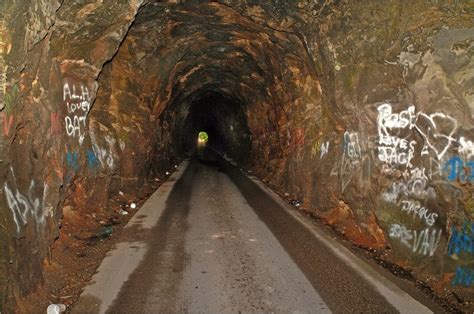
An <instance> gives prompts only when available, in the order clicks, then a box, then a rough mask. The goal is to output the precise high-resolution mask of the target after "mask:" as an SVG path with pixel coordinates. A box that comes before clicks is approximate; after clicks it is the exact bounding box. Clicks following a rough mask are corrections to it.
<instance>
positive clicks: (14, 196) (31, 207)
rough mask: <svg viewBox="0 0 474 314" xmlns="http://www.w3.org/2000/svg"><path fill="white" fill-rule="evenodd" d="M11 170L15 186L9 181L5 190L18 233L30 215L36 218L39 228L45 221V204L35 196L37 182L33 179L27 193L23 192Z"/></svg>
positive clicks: (37, 227)
mask: <svg viewBox="0 0 474 314" xmlns="http://www.w3.org/2000/svg"><path fill="white" fill-rule="evenodd" d="M11 172H12V177H13V188H12V187H10V186H9V185H8V183H5V185H4V191H5V195H6V199H7V203H8V207H9V208H10V210H11V211H12V215H13V221H14V222H15V225H16V231H17V233H20V232H21V228H22V227H23V226H25V225H26V224H27V223H28V219H29V217H31V218H33V219H34V220H35V222H36V229H37V230H38V229H39V227H40V226H42V225H43V223H44V222H45V215H44V213H43V206H42V203H41V201H40V199H39V198H35V197H33V192H34V190H35V182H34V181H31V184H30V187H29V190H28V193H27V194H24V193H21V192H20V191H19V189H18V188H17V184H16V178H15V175H14V172H13V168H11ZM43 193H44V191H43Z"/></svg>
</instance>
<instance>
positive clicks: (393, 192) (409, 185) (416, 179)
mask: <svg viewBox="0 0 474 314" xmlns="http://www.w3.org/2000/svg"><path fill="white" fill-rule="evenodd" d="M428 180H429V179H428V176H427V175H426V169H425V168H418V167H416V168H413V169H406V170H405V171H404V172H403V175H402V178H401V179H400V180H399V181H396V182H393V183H392V185H391V186H390V188H389V189H388V190H387V191H385V192H383V193H382V199H383V200H384V201H385V202H388V203H396V204H399V200H400V199H401V198H402V197H405V198H415V199H426V198H435V197H436V192H435V190H434V189H433V188H432V187H430V186H428Z"/></svg>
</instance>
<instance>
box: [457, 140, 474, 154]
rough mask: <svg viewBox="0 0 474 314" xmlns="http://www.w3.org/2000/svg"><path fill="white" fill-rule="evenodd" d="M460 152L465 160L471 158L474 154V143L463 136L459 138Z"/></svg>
mask: <svg viewBox="0 0 474 314" xmlns="http://www.w3.org/2000/svg"><path fill="white" fill-rule="evenodd" d="M458 152H459V155H461V156H462V157H463V158H464V159H465V160H469V159H470V158H471V157H473V156H474V143H473V142H472V141H469V140H466V139H465V138H464V137H463V136H461V137H460V138H459V148H458Z"/></svg>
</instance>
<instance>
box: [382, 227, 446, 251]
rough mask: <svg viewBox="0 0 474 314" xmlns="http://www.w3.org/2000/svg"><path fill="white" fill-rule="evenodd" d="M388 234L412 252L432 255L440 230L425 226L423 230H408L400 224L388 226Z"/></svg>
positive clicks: (439, 237) (439, 236)
mask: <svg viewBox="0 0 474 314" xmlns="http://www.w3.org/2000/svg"><path fill="white" fill-rule="evenodd" d="M389 236H390V238H392V239H399V240H400V242H401V243H402V244H403V245H405V246H406V247H408V248H410V249H411V250H412V251H413V253H418V254H422V255H425V256H426V255H427V254H428V255H429V256H433V254H434V253H435V251H436V249H437V248H438V244H439V241H440V239H441V230H437V229H433V230H430V229H429V228H426V229H424V230H421V231H418V230H410V229H407V228H406V227H405V226H403V225H400V224H392V225H391V226H390V231H389Z"/></svg>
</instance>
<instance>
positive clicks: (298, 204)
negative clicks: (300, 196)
mask: <svg viewBox="0 0 474 314" xmlns="http://www.w3.org/2000/svg"><path fill="white" fill-rule="evenodd" d="M289 203H290V205H293V206H296V207H300V206H301V202H300V201H298V200H297V199H293V200H290V201H289Z"/></svg>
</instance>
